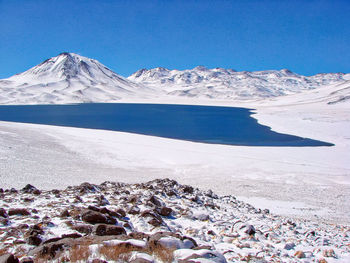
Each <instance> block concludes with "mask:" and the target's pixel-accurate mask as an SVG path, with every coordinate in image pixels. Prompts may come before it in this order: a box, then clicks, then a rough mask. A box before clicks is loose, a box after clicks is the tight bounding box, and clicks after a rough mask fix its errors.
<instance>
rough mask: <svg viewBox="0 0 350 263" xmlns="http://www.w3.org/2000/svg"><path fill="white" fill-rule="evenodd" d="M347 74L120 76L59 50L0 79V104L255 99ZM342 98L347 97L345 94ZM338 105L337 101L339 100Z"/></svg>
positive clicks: (149, 72) (220, 71)
mask: <svg viewBox="0 0 350 263" xmlns="http://www.w3.org/2000/svg"><path fill="white" fill-rule="evenodd" d="M348 79H350V74H344V73H321V74H316V75H313V76H309V77H307V76H303V75H299V74H296V73H294V72H292V71H290V70H288V69H282V70H265V71H235V70H233V69H225V68H219V67H218V68H213V69H209V68H206V67H205V66H197V67H195V68H193V69H187V70H176V69H174V70H170V69H167V68H164V67H157V68H154V69H140V70H138V71H136V72H135V73H133V74H132V75H130V76H129V77H127V78H125V77H122V76H120V75H118V74H117V73H115V72H114V71H113V70H111V69H109V68H108V67H106V66H105V65H103V64H101V63H100V62H98V61H97V60H95V59H91V58H87V57H84V56H81V55H78V54H75V53H69V52H63V53H60V54H59V55H58V56H56V57H52V58H49V59H47V60H45V61H43V62H42V63H40V64H38V65H36V66H34V67H32V68H30V69H28V70H27V71H24V72H22V73H19V74H16V75H14V76H12V77H10V78H7V79H1V80H0V92H1V93H0V104H64V103H85V102H117V101H120V100H121V99H153V98H163V97H167V98H169V97H170V98H173V97H175V98H176V97H187V98H204V99H219V100H222V99H223V100H240V101H242V100H243V101H244V100H256V99H264V98H271V97H279V96H284V95H289V94H295V93H300V92H303V91H305V90H312V89H316V88H319V87H322V86H325V85H331V84H341V83H344V82H345V81H346V80H348ZM344 96H345V97H346V98H347V96H348V94H347V93H346V94H345V95H344ZM340 101H341V100H340Z"/></svg>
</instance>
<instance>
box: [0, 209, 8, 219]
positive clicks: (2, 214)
mask: <svg viewBox="0 0 350 263" xmlns="http://www.w3.org/2000/svg"><path fill="white" fill-rule="evenodd" d="M0 216H1V217H5V218H6V217H8V216H9V215H8V214H7V212H6V210H5V209H4V208H0Z"/></svg>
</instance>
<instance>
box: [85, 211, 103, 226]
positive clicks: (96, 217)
mask: <svg viewBox="0 0 350 263" xmlns="http://www.w3.org/2000/svg"><path fill="white" fill-rule="evenodd" d="M81 219H82V220H83V221H85V222H87V223H90V224H101V223H102V224H106V223H107V221H108V220H107V217H106V216H105V215H104V214H102V213H100V212H96V211H91V210H90V211H86V212H85V213H83V214H82V216H81Z"/></svg>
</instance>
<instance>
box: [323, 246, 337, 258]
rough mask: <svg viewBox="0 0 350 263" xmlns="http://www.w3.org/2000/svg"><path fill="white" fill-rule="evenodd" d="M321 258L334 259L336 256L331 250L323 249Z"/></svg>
mask: <svg viewBox="0 0 350 263" xmlns="http://www.w3.org/2000/svg"><path fill="white" fill-rule="evenodd" d="M322 254H323V256H324V257H327V258H336V257H337V256H336V255H335V252H334V250H333V249H331V248H330V249H325V250H323V253H322Z"/></svg>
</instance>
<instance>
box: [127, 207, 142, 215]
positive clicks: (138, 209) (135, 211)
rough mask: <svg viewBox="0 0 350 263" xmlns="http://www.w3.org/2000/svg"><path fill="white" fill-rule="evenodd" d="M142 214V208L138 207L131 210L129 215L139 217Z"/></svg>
mask: <svg viewBox="0 0 350 263" xmlns="http://www.w3.org/2000/svg"><path fill="white" fill-rule="evenodd" d="M139 213H140V208H138V207H137V206H133V207H131V208H130V209H129V211H128V214H130V215H138V214H139Z"/></svg>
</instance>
